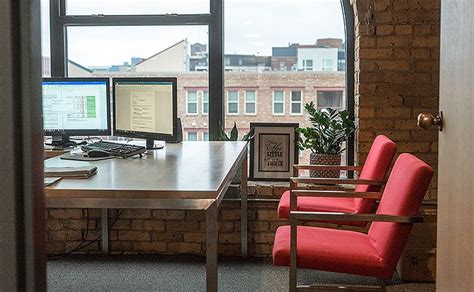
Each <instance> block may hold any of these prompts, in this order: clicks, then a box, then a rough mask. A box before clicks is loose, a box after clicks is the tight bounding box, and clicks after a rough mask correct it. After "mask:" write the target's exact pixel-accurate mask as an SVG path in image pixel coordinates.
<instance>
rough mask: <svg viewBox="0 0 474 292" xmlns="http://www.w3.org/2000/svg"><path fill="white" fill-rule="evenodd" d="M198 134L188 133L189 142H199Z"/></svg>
mask: <svg viewBox="0 0 474 292" xmlns="http://www.w3.org/2000/svg"><path fill="white" fill-rule="evenodd" d="M197 138H198V135H197V132H188V141H197V140H198V139H197Z"/></svg>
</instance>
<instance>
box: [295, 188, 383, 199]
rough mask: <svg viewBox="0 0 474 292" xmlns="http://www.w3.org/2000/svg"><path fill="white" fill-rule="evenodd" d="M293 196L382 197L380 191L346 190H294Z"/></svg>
mask: <svg viewBox="0 0 474 292" xmlns="http://www.w3.org/2000/svg"><path fill="white" fill-rule="evenodd" d="M291 196H296V197H331V198H362V199H380V198H381V197H382V193H380V192H345V191H319V190H317V191H316V190H294V191H291Z"/></svg>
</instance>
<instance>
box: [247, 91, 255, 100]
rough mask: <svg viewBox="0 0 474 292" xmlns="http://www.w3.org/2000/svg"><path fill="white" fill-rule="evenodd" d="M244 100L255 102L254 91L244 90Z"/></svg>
mask: <svg viewBox="0 0 474 292" xmlns="http://www.w3.org/2000/svg"><path fill="white" fill-rule="evenodd" d="M245 100H246V101H247V102H255V91H246V92H245Z"/></svg>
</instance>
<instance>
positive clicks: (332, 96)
mask: <svg viewBox="0 0 474 292" xmlns="http://www.w3.org/2000/svg"><path fill="white" fill-rule="evenodd" d="M316 105H317V107H318V108H319V109H322V108H328V107H330V108H333V109H338V110H341V109H343V108H344V106H343V91H342V90H329V91H328V90H318V91H317V100H316Z"/></svg>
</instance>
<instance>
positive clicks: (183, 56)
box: [135, 40, 189, 72]
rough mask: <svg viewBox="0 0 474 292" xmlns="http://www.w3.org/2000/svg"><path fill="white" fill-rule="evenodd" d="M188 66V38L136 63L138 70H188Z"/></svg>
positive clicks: (136, 69)
mask: <svg viewBox="0 0 474 292" xmlns="http://www.w3.org/2000/svg"><path fill="white" fill-rule="evenodd" d="M188 68H189V60H188V42H187V41H186V40H183V41H182V42H180V43H178V44H176V45H174V46H173V47H171V48H169V49H167V50H165V51H163V52H161V53H159V54H158V55H155V56H152V57H150V58H149V59H147V60H145V61H143V62H141V63H139V64H137V65H135V71H136V72H186V71H188Z"/></svg>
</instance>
